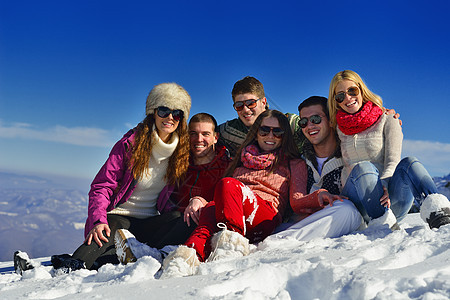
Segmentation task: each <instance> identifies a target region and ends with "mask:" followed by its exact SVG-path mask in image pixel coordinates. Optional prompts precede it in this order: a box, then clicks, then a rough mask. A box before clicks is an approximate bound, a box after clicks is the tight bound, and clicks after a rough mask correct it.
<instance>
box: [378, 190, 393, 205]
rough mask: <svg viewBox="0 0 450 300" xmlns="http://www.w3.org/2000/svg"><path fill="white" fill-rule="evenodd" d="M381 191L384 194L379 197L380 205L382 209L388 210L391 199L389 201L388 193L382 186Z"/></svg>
mask: <svg viewBox="0 0 450 300" xmlns="http://www.w3.org/2000/svg"><path fill="white" fill-rule="evenodd" d="M383 190H384V194H383V196H381V198H380V203H381V205H383V206H384V207H387V208H390V207H391V199H389V193H388V190H387V188H385V187H384V186H383Z"/></svg>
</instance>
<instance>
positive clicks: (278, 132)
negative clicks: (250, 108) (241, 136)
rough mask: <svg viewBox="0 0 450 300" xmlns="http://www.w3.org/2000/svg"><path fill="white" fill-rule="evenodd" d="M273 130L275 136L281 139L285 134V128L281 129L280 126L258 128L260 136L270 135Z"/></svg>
mask: <svg viewBox="0 0 450 300" xmlns="http://www.w3.org/2000/svg"><path fill="white" fill-rule="evenodd" d="M271 131H272V134H273V136H274V137H276V138H277V139H280V138H281V137H282V136H283V134H284V130H283V129H281V128H280V127H269V126H261V127H259V129H258V133H259V135H260V136H266V135H269V133H270V132H271Z"/></svg>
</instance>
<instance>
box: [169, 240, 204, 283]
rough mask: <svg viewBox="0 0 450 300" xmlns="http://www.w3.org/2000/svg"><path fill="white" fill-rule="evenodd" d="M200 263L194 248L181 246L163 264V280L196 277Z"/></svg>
mask: <svg viewBox="0 0 450 300" xmlns="http://www.w3.org/2000/svg"><path fill="white" fill-rule="evenodd" d="M199 265H200V261H199V260H198V257H197V252H196V251H195V249H194V248H189V247H187V246H184V245H182V246H180V247H178V248H177V249H176V250H175V251H173V252H171V253H170V254H169V255H168V256H167V257H166V258H165V259H164V262H163V273H162V275H161V277H160V278H161V279H166V278H173V277H184V276H190V275H194V274H195V273H196V272H197V267H198V266H199Z"/></svg>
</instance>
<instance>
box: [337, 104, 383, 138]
mask: <svg viewBox="0 0 450 300" xmlns="http://www.w3.org/2000/svg"><path fill="white" fill-rule="evenodd" d="M382 114H383V110H382V109H381V108H380V107H378V106H377V105H375V104H373V102H371V101H368V102H366V103H364V104H363V107H362V108H361V110H360V111H358V112H357V113H356V114H348V113H346V112H344V111H343V110H339V111H338V112H337V114H336V122H337V124H338V126H339V129H340V130H341V131H342V132H343V133H344V134H345V135H353V134H356V133H360V132H363V131H364V130H366V129H367V128H369V127H370V126H372V125H373V124H374V123H375V122H376V121H377V120H378V118H379V117H380V116H381V115H382Z"/></svg>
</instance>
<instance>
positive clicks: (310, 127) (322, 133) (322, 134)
mask: <svg viewBox="0 0 450 300" xmlns="http://www.w3.org/2000/svg"><path fill="white" fill-rule="evenodd" d="M313 115H319V116H320V117H321V118H322V122H320V123H319V124H314V123H312V122H311V121H309V118H310V117H311V116H313ZM300 118H308V124H307V125H306V127H305V128H302V132H303V134H304V135H305V137H306V138H307V139H308V140H309V141H310V142H311V144H313V145H314V146H319V145H323V144H326V143H327V142H328V140H329V139H330V137H331V136H332V133H333V131H332V129H331V123H330V121H329V120H328V119H327V117H326V115H325V113H324V112H323V109H322V106H321V105H320V104H316V105H311V106H307V107H304V108H302V110H301V111H300Z"/></svg>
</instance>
